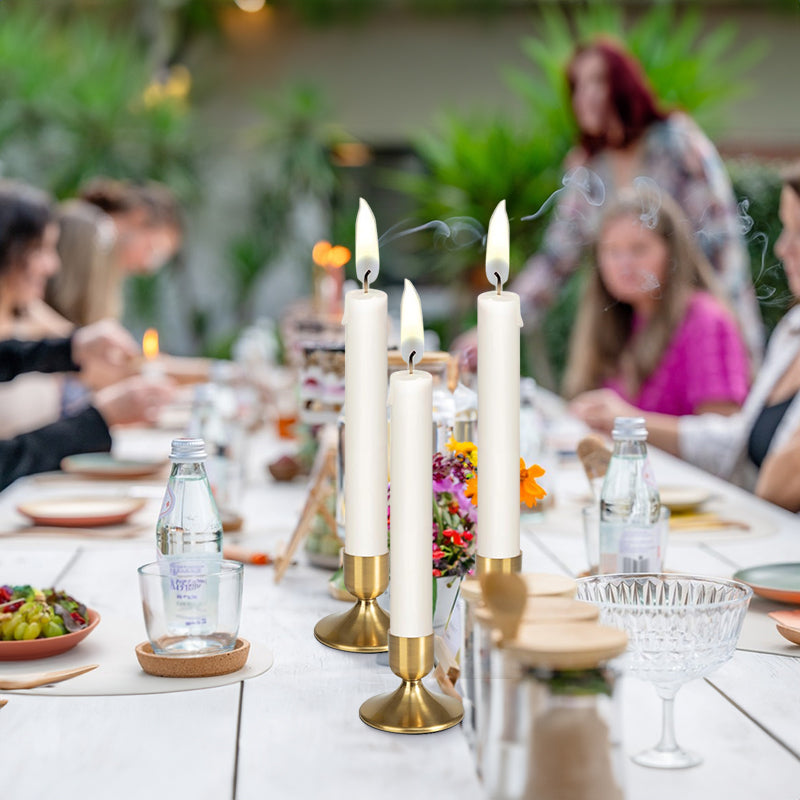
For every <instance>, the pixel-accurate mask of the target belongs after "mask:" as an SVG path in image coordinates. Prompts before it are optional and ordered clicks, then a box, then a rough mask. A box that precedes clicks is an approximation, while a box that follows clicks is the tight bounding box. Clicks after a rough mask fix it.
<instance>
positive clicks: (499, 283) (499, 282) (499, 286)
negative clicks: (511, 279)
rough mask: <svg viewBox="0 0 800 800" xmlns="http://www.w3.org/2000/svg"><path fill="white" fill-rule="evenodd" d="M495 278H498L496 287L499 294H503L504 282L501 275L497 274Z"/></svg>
mask: <svg viewBox="0 0 800 800" xmlns="http://www.w3.org/2000/svg"><path fill="white" fill-rule="evenodd" d="M494 276H495V278H497V282H496V283H495V286H496V287H497V294H503V280H502V278H501V277H500V273H499V272H495V273H494Z"/></svg>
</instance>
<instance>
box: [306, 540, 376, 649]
mask: <svg viewBox="0 0 800 800" xmlns="http://www.w3.org/2000/svg"><path fill="white" fill-rule="evenodd" d="M344 585H345V586H346V587H347V591H348V592H350V594H352V595H353V596H354V597H355V598H356V604H355V605H354V606H353V607H352V608H351V609H350V610H349V611H345V612H343V613H340V614H331V615H330V616H328V617H325V618H323V619H321V620H320V621H319V622H318V623H317V624H316V626H315V628H314V636H316V637H317V639H318V640H319V641H320V642H322V644H324V645H327V646H328V647H333V648H335V649H336V650H347V651H349V652H351V653H384V652H386V650H388V648H389V644H388V637H389V615H388V614H387V613H386V612H385V611H384V610H383V609H382V608H381V607H380V606H379V605H378V603H377V602H376V598H377V597H378V596H379V595H381V594H383V593H384V592H385V591H386V587H387V586H388V585H389V554H388V553H384V554H383V555H381V556H351V555H350V554H349V553H345V554H344Z"/></svg>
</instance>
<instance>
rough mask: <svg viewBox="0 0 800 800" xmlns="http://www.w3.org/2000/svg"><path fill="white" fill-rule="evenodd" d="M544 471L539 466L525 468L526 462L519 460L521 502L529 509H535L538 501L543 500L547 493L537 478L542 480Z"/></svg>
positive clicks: (533, 465)
mask: <svg viewBox="0 0 800 800" xmlns="http://www.w3.org/2000/svg"><path fill="white" fill-rule="evenodd" d="M542 475H544V470H543V469H542V468H541V467H540V466H539V465H538V464H531V466H530V467H526V466H525V460H524V459H522V458H521V459H520V460H519V501H520V503H525V505H526V506H528V508H533V507H534V506H535V505H536V501H537V500H541V499H542V498H543V497H545V496H546V495H547V492H546V491H545V490H544V489H542V487H541V486H539V484H538V483H536V478H541V477H542Z"/></svg>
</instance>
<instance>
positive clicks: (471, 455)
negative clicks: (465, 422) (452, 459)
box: [447, 438, 478, 467]
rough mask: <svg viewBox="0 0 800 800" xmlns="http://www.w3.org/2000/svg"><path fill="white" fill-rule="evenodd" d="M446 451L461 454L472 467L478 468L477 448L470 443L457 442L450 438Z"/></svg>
mask: <svg viewBox="0 0 800 800" xmlns="http://www.w3.org/2000/svg"><path fill="white" fill-rule="evenodd" d="M447 449H448V450H450V452H452V453H461V454H462V455H464V456H466V457H467V458H468V459H469V460H470V462H471V463H472V465H473V466H474V467H477V466H478V447H477V445H475V444H473V443H472V442H457V441H456V440H455V439H453V438H451V439H450V441H449V442H448V443H447Z"/></svg>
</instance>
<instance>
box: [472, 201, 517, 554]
mask: <svg viewBox="0 0 800 800" xmlns="http://www.w3.org/2000/svg"><path fill="white" fill-rule="evenodd" d="M508 262H509V226H508V216H507V215H506V203H505V200H503V201H501V202H500V203H499V204H498V206H497V208H496V209H495V211H494V213H493V214H492V218H491V220H490V221H489V232H488V234H487V237H486V275H487V277H488V279H489V281H490V282H491V283H492V284H494V285H495V286H496V287H497V288H496V289H494V290H492V291H490V292H485V293H484V294H481V295H480V296H479V297H478V555H480V556H483V557H484V558H513V557H514V556H517V555H519V552H520V546H519V339H520V334H519V329H520V328H521V327H522V316H521V314H520V305H519V295H517V294H515V293H514V292H504V291H502V284H503V283H504V282H505V281H506V280H507V279H508ZM498 289H499V291H498Z"/></svg>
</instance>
